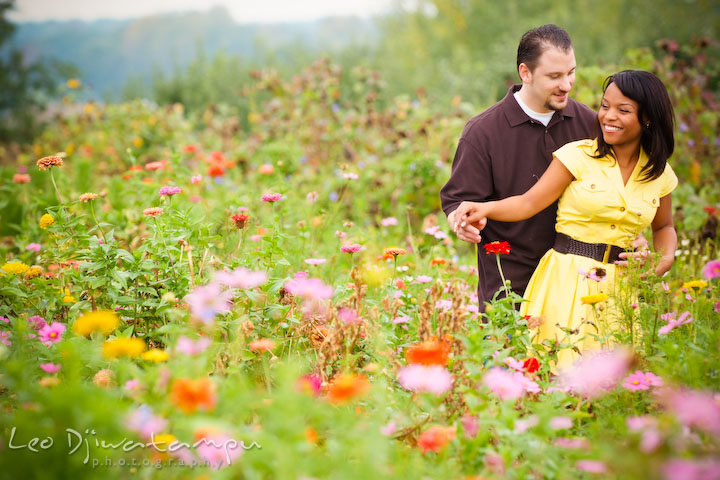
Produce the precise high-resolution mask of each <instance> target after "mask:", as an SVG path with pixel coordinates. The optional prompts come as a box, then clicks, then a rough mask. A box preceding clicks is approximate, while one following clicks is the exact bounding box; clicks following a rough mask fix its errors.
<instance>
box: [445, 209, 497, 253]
mask: <svg viewBox="0 0 720 480" xmlns="http://www.w3.org/2000/svg"><path fill="white" fill-rule="evenodd" d="M466 203H469V202H463V204H461V206H463V205H464V204H466ZM458 210H462V211H464V210H466V208H463V209H461V208H458V209H457V210H454V211H452V212H450V215H448V223H449V224H450V229H451V230H452V231H453V232H455V235H457V237H458V238H459V239H460V240H464V241H466V242H469V243H480V241H481V240H482V237H481V236H480V231H481V230H482V229H484V228H485V225H486V224H487V218H483V219H482V220H479V221H477V222H474V223H468V222H466V221H463V220H462V216H461V215H458Z"/></svg>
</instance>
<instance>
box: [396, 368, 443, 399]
mask: <svg viewBox="0 0 720 480" xmlns="http://www.w3.org/2000/svg"><path fill="white" fill-rule="evenodd" d="M397 376H398V382H399V383H400V385H402V386H403V388H405V389H407V390H411V391H413V392H428V393H434V394H435V395H441V394H443V393H445V392H447V391H448V390H450V388H451V387H452V383H453V376H452V375H451V374H450V372H449V371H448V370H447V369H446V368H445V367H442V366H440V365H431V366H425V365H419V364H413V365H409V366H407V367H405V368H401V369H400V370H399V371H398V374H397Z"/></svg>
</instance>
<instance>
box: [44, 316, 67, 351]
mask: <svg viewBox="0 0 720 480" xmlns="http://www.w3.org/2000/svg"><path fill="white" fill-rule="evenodd" d="M66 328H67V327H66V326H65V324H64V323H60V322H53V323H51V324H50V325H45V326H44V327H43V328H41V329H40V330H39V331H38V335H39V336H40V341H41V342H43V343H44V344H45V346H46V347H49V346H50V345H52V344H54V343H58V342H59V341H60V340H61V338H62V334H63V332H65V329H66Z"/></svg>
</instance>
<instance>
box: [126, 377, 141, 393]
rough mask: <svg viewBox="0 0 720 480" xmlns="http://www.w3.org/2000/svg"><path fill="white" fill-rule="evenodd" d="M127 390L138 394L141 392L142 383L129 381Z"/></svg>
mask: <svg viewBox="0 0 720 480" xmlns="http://www.w3.org/2000/svg"><path fill="white" fill-rule="evenodd" d="M125 390H127V391H128V392H137V391H139V390H140V382H139V381H137V380H136V379H134V378H133V379H132V380H128V381H127V382H125Z"/></svg>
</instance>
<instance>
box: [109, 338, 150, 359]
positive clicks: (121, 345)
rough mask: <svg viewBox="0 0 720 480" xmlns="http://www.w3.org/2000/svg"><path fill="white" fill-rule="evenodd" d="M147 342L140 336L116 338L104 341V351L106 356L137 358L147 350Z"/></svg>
mask: <svg viewBox="0 0 720 480" xmlns="http://www.w3.org/2000/svg"><path fill="white" fill-rule="evenodd" d="M145 348H146V346H145V342H144V341H142V340H141V339H139V338H135V337H131V338H116V339H114V340H107V341H106V342H104V343H103V346H102V353H103V357H105V358H118V357H129V358H135V357H138V356H140V355H141V354H142V353H143V352H144V351H145Z"/></svg>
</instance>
